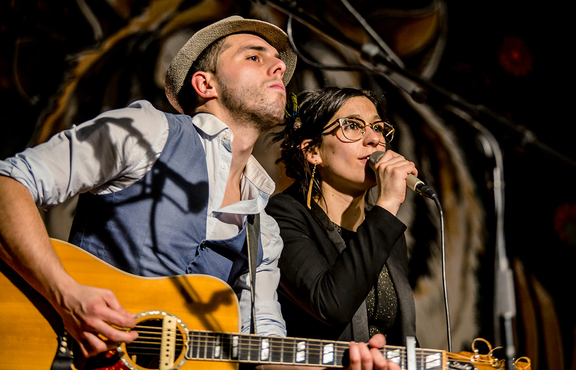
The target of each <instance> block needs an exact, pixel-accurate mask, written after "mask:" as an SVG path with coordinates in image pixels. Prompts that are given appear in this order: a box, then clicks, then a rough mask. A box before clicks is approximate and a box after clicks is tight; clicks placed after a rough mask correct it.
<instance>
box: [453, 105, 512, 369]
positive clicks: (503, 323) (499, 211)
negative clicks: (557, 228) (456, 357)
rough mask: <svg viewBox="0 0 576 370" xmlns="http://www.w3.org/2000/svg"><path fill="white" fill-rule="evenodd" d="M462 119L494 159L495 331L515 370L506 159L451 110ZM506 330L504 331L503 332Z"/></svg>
mask: <svg viewBox="0 0 576 370" xmlns="http://www.w3.org/2000/svg"><path fill="white" fill-rule="evenodd" d="M450 110H451V111H452V112H453V113H454V114H456V115H457V116H458V117H460V118H461V119H463V120H465V121H466V122H468V123H469V124H470V125H471V126H472V127H474V128H475V129H476V130H478V132H480V136H479V139H480V143H481V144H482V148H483V151H484V154H485V155H486V157H489V158H490V157H492V158H494V162H495V165H494V169H493V171H492V176H493V187H494V212H495V215H496V255H495V260H494V261H495V262H494V291H495V295H494V319H495V320H494V328H495V333H498V332H500V333H501V336H502V338H501V339H502V344H503V348H504V353H505V356H506V358H505V360H506V361H505V366H506V370H513V369H514V368H515V366H514V357H515V348H514V338H513V327H512V324H513V320H514V317H515V316H516V302H515V295H514V294H515V293H514V277H513V274H512V270H511V269H510V266H509V263H508V258H507V255H506V247H505V239H504V159H503V156H502V151H501V150H500V146H499V145H498V141H497V140H496V138H495V137H494V135H492V133H491V132H490V131H488V130H487V129H486V127H484V126H482V125H481V124H480V123H479V122H477V121H476V120H474V119H472V117H470V116H469V115H468V114H466V113H465V112H463V111H461V110H459V109H455V108H452V109H450ZM502 328H503V329H502Z"/></svg>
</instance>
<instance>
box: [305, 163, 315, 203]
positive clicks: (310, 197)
mask: <svg viewBox="0 0 576 370" xmlns="http://www.w3.org/2000/svg"><path fill="white" fill-rule="evenodd" d="M315 173H316V162H314V168H312V177H311V178H310V185H308V195H307V196H306V205H307V206H308V209H312V208H311V207H310V201H311V200H312V186H314V174H315Z"/></svg>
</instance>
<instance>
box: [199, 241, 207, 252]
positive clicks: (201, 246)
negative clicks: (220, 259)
mask: <svg viewBox="0 0 576 370" xmlns="http://www.w3.org/2000/svg"><path fill="white" fill-rule="evenodd" d="M204 249H206V242H202V243H200V250H201V251H203V250H204Z"/></svg>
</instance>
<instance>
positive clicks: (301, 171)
mask: <svg viewBox="0 0 576 370" xmlns="http://www.w3.org/2000/svg"><path fill="white" fill-rule="evenodd" d="M354 97H366V98H368V99H369V100H370V101H372V103H374V106H375V107H376V110H377V111H378V113H379V114H380V117H382V118H383V119H385V117H386V115H385V108H384V107H385V101H384V99H383V98H382V99H381V100H379V99H377V98H376V97H375V95H374V94H373V93H372V92H370V91H367V90H359V89H353V88H337V87H325V88H322V89H316V90H307V91H303V92H301V93H300V94H298V96H297V97H296V100H297V107H296V106H295V105H296V104H294V102H290V103H289V104H288V105H287V108H286V116H287V118H286V121H285V122H284V123H283V124H282V125H283V126H284V130H283V131H281V132H278V133H274V134H272V135H271V136H272V140H273V142H278V141H281V144H280V153H281V157H280V159H278V160H277V161H276V162H282V163H284V165H285V167H286V175H287V176H288V177H290V178H292V179H294V180H296V181H297V182H299V190H300V192H301V193H302V195H304V196H305V195H306V193H307V192H308V186H309V183H310V179H311V177H312V169H313V167H314V165H313V164H311V163H309V162H308V161H307V160H306V155H305V153H306V151H307V150H309V149H312V148H314V147H319V146H321V145H322V139H323V136H322V132H323V131H324V127H326V125H328V124H329V123H331V122H328V121H329V120H330V119H331V118H332V117H333V116H334V115H335V114H336V112H337V111H338V110H339V109H340V108H341V107H342V105H344V103H345V102H346V101H348V100H349V99H350V98H354ZM307 139H311V141H310V143H309V145H308V146H307V147H306V148H303V149H302V148H301V145H302V142H303V141H304V140H307ZM321 182H322V179H321V177H320V174H319V173H318V171H317V172H316V173H315V175H314V184H313V187H312V197H316V196H320V197H322V192H321V190H320V184H321Z"/></svg>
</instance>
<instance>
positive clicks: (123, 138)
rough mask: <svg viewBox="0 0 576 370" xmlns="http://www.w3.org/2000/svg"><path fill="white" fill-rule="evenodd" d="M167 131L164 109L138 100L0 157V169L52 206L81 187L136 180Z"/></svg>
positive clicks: (113, 186) (108, 187)
mask: <svg viewBox="0 0 576 370" xmlns="http://www.w3.org/2000/svg"><path fill="white" fill-rule="evenodd" d="M167 137H168V122H167V120H166V116H165V114H164V113H163V112H161V111H158V110H157V109H155V108H154V107H153V106H152V105H151V104H150V103H149V102H147V101H144V100H139V101H136V102H134V103H132V104H130V105H129V106H128V107H126V108H122V109H117V110H112V111H108V112H104V113H102V114H100V115H99V116H98V117H96V118H94V119H92V120H89V121H86V122H84V123H82V124H80V125H78V126H73V127H72V128H70V129H68V130H65V131H62V132H60V133H59V134H57V135H55V136H53V137H52V138H51V139H50V140H48V141H47V142H46V143H43V144H40V145H38V146H36V147H34V148H28V149H26V150H24V151H23V152H22V153H19V154H17V155H16V156H14V157H11V158H8V159H6V160H4V161H0V175H4V176H9V177H12V178H14V179H15V180H17V181H19V182H20V183H22V184H23V185H24V186H26V187H27V188H28V190H29V191H30V193H31V194H32V197H33V198H34V200H35V202H36V204H37V205H38V206H40V207H46V206H53V205H57V204H60V203H62V202H64V201H65V200H66V199H68V198H70V197H72V196H74V195H76V194H78V193H82V192H86V191H92V192H95V193H106V192H113V191H117V190H120V189H123V188H126V187H127V186H129V185H131V184H132V183H134V182H136V181H138V180H139V179H140V178H141V177H142V176H143V175H144V174H145V173H146V172H147V171H148V170H149V169H150V168H151V167H152V165H153V164H154V162H155V161H156V159H157V158H158V156H159V155H160V153H161V151H162V149H163V147H164V144H165V143H166V139H167Z"/></svg>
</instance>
